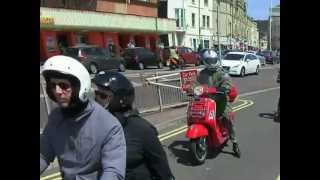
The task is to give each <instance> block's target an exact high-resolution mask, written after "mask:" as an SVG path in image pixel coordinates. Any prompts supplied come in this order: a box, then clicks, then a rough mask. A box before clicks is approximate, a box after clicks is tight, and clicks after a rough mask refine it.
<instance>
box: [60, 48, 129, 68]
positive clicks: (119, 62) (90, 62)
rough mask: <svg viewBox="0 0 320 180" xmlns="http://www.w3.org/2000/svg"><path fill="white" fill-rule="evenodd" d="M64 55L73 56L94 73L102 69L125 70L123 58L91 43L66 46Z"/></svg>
mask: <svg viewBox="0 0 320 180" xmlns="http://www.w3.org/2000/svg"><path fill="white" fill-rule="evenodd" d="M64 55H66V56H70V57H73V58H75V59H77V60H78V61H80V62H81V63H82V64H83V65H84V66H85V67H86V68H87V70H88V71H89V73H92V74H96V73H98V72H99V71H103V70H118V71H122V72H123V71H125V70H126V68H125V64H124V59H123V58H122V57H119V56H116V55H114V54H111V53H109V52H108V51H107V50H105V49H104V48H99V47H96V46H93V45H80V46H74V47H69V48H66V51H65V53H64Z"/></svg>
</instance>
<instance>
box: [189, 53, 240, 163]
mask: <svg viewBox="0 0 320 180" xmlns="http://www.w3.org/2000/svg"><path fill="white" fill-rule="evenodd" d="M203 64H204V65H205V68H204V69H203V70H201V71H200V73H199V75H198V77H197V81H196V82H195V84H194V87H195V86H198V85H202V84H205V85H208V86H209V87H216V88H217V90H218V91H221V92H224V95H219V94H216V95H210V96H209V97H210V98H211V99H214V100H215V101H216V102H217V117H220V118H221V119H222V120H223V121H224V122H225V123H226V127H227V128H228V130H229V132H230V140H231V142H232V144H233V151H234V152H235V155H236V156H237V157H239V158H240V154H241V152H240V148H239V144H238V141H237V138H236V132H235V127H234V125H233V123H232V121H231V120H230V117H229V114H230V113H232V108H231V104H230V102H229V100H230V99H229V96H228V95H227V94H228V93H230V91H231V89H232V86H233V83H232V81H231V78H230V76H229V74H228V73H227V72H225V71H224V70H223V69H222V67H221V62H220V60H219V58H218V57H217V55H215V57H207V58H204V59H203Z"/></svg>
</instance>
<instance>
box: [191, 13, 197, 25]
mask: <svg viewBox="0 0 320 180" xmlns="http://www.w3.org/2000/svg"><path fill="white" fill-rule="evenodd" d="M191 19H192V27H194V26H195V24H196V22H195V20H196V14H194V13H192V18H191Z"/></svg>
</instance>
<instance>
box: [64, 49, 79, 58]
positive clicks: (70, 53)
mask: <svg viewBox="0 0 320 180" xmlns="http://www.w3.org/2000/svg"><path fill="white" fill-rule="evenodd" d="M65 54H66V55H68V56H78V49H76V48H67V49H66V53H65Z"/></svg>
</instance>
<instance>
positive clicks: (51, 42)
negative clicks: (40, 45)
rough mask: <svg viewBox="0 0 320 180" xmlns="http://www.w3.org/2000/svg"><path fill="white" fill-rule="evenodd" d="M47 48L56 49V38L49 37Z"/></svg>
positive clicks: (50, 50) (49, 49) (51, 50)
mask: <svg viewBox="0 0 320 180" xmlns="http://www.w3.org/2000/svg"><path fill="white" fill-rule="evenodd" d="M47 49H48V52H53V51H56V40H55V38H54V37H53V36H48V37H47Z"/></svg>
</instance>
